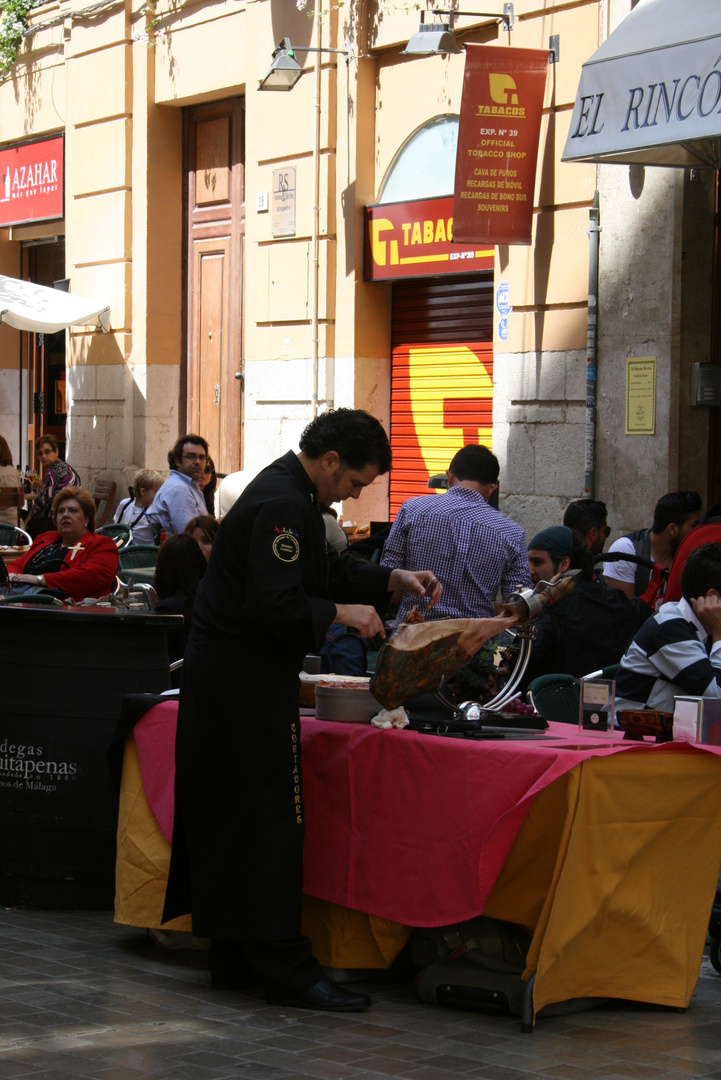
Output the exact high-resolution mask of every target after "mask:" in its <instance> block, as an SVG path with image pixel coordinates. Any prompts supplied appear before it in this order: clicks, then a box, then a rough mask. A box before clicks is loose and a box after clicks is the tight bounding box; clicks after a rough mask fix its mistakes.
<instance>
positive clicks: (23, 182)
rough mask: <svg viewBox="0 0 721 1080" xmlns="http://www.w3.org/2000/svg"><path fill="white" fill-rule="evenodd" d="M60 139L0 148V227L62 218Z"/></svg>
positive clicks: (60, 137)
mask: <svg viewBox="0 0 721 1080" xmlns="http://www.w3.org/2000/svg"><path fill="white" fill-rule="evenodd" d="M63 150H64V139H63V136H62V135H53V136H51V137H50V138H46V139H35V140H33V141H32V142H26V143H18V144H16V145H15V146H4V147H1V148H0V227H3V226H6V225H22V224H26V223H27V222H31V221H52V220H54V219H57V218H61V217H62V216H63V158H64V154H63Z"/></svg>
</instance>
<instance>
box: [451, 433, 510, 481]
mask: <svg viewBox="0 0 721 1080" xmlns="http://www.w3.org/2000/svg"><path fill="white" fill-rule="evenodd" d="M448 471H449V472H452V473H453V475H454V476H455V478H456V480H472V481H473V482H474V483H476V484H497V483H498V473H499V471H500V470H499V465H498V458H497V457H496V455H495V454H492V453H491V451H490V450H489V449H488V447H487V446H479V445H477V444H476V443H471V444H470V445H469V446H464V447H463V448H462V449H461V450H459V451H458V453H457V454H455V455H454V457H453V461H452V462H451V463H450V465H449V466H448Z"/></svg>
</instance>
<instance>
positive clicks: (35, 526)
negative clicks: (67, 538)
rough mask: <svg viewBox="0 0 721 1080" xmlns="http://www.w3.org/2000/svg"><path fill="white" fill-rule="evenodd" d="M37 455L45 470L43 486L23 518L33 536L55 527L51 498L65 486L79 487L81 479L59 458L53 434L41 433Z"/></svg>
mask: <svg viewBox="0 0 721 1080" xmlns="http://www.w3.org/2000/svg"><path fill="white" fill-rule="evenodd" d="M36 450H37V455H38V459H39V461H40V464H41V465H42V466H43V468H44V470H45V472H44V475H43V486H42V488H41V489H40V493H39V494H38V496H37V498H36V499H35V504H34V506H33V508H32V510H31V511H30V513H29V514H28V516H27V517H26V518H25V528H26V529H27V531H28V532H29V533H30V535H31V536H32V537H33V538H34V537H36V536H39V535H40V533H42V532H47V531H48V530H49V529H54V528H55V522H54V520H53V514H52V506H53V499H54V498H55V496H56V495H57V493H58V492H59V491H62V490H63V488H66V487H81V485H82V481H81V480H80V477H79V476H78V474H77V473H76V472H75V469H74V468H73V467H72V465H68V463H67V461H62V460H61V458H60V447H59V445H58V440H57V439H56V438H55V436H54V435H41V436H40V438H39V439H38V441H37V446H36Z"/></svg>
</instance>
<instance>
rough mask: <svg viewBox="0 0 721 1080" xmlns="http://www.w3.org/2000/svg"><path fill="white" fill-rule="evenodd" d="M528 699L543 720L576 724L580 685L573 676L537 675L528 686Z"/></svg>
mask: <svg viewBox="0 0 721 1080" xmlns="http://www.w3.org/2000/svg"><path fill="white" fill-rule="evenodd" d="M527 693H528V699H529V701H530V703H531V705H533V707H534V709H535V710H536V712H537V713H540V714H541V716H542V717H543V719H544V720H555V721H557V722H558V723H560V724H577V723H578V710H579V703H580V700H581V683H580V681H579V680H578V679H575V678H574V677H573V675H562V674H558V675H539V676H538V678H536V679H534V680H533V681H532V682H531V683H529V686H528V691H527Z"/></svg>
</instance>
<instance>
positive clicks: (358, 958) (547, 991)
mask: <svg viewBox="0 0 721 1080" xmlns="http://www.w3.org/2000/svg"><path fill="white" fill-rule="evenodd" d="M439 812H442V808H439ZM449 842H450V838H449ZM169 857H170V846H169V844H168V843H167V842H166V841H165V840H164V839H163V837H162V835H161V833H160V831H159V829H158V828H157V826H156V824H155V822H154V820H153V817H152V814H151V812H150V810H149V808H148V804H147V801H146V800H145V795H144V793H143V789H142V782H141V778H140V770H139V766H138V760H137V753H136V750H135V743H134V740H133V739H132V737H131V738H129V739H128V742H127V745H126V749H125V762H124V769H123V785H122V792H121V799H120V819H119V829H118V863H117V877H116V916H115V917H116V921H118V922H122V923H126V924H129V925H131V926H149V927H159V926H160V916H161V912H162V906H163V897H164V892H165V881H166V877H167V870H168V863H169ZM720 862H721V758H720V757H719V756H717V755H713V754H706V753H703V752H700V751H699V752H689V751H688V750H687V749H680V750H679V752H678V753H676V752H674V751H673V750H665V751H664V752H663V753H646V754H633V753H631V754H614V755H612V756H610V757H598V758H590V759H588V760H586V761H584V762H583V763H582V764H581V765H578V766H577V767H576V768H574V769H573V770H571V771H570V772H568V773H566V774H565V775H563V776H562V777H560V778H559V779H557V780H555V781H554V782H553V783H552V784H551V785H550V786H549V787H547V788H545V789H544V790H543V791H542V792H541V793H540V794H539V795H538V796H537V798H536V800H535V802H534V803H533V805H532V807H531V810H530V812H529V815H528V817H527V818H526V821H525V823H524V824H523V826H522V828H521V831H520V833H519V834H518V837H517V839H516V841H515V843H514V845H513V848H512V850H511V852H510V855H509V856H508V858H507V860H506V863H505V865H504V867H503V870H502V871H501V874H500V876H499V878H498V880H497V881H496V884H495V887H494V889H493V892H492V894H491V896H490V899H489V900H488V902H487V904H486V907H485V909H484V914H486V915H490V916H494V917H496V918H501V919H506V920H508V921H511V922H518V923H521V924H522V925H524V926H526V927H527V928H528V929H529V930H530V931H531V932H532V933H533V940H532V944H531V948H530V951H529V955H528V967H527V971H526V977H530V975H531V974H532V973H533V972H534V971H535V973H536V982H535V987H534V1010H535V1011H536V1012H537V1011H538V1010H539V1009H540V1008H542V1007H543V1006H544V1005H546V1004H550V1003H552V1002H555V1001H564V1000H567V999H569V998H572V997H595V996H598V997H617V998H626V999H630V1000H637V1001H648V1002H655V1003H658V1004H664V1005H673V1006H677V1007H685V1006H687V1005H688V1003H689V1001H690V998H691V994H692V992H693V988H694V986H695V984H696V980H697V977H698V971H699V966H700V962H701V957H702V954H703V947H704V941H705V935H706V928H707V925H708V918H709V913H710V908H711V904H712V901H713V897H714V890H715V885H716V881H717V876H718V869H719V863H720ZM165 928H166V929H168V928H170V929H183V930H187V929H190V928H191V926H190V919H189V918H184V919H176V920H175V921H174V922H172V923H169V924H167V925H166V927H165ZM304 931H305V932H306V933H307V934H308V935H309V936H310V938H311V940H312V941H313V947H314V950H315V953H316V956H317V957H318V959H319V960H320V962H321V963H322V964H323V965H325V966H327V967H336V968H340V967H342V968H359V967H360V968H372V967H377V968H381V967H387V966H388V965H389V964H390V963H391V961H392V960H393V958H394V956H395V955H396V954H397V953H398V951H400V949H401V948H402V946H403V944H404V942H405V941H406V940H407V938H408V937H409V935H410V932H411V931H410V929H409V928H407V927H402V926H399V925H398V924H397V923H391V922H388V921H387V920H384V919H379V918H375V917H373V916H369V915H366V914H364V913H361V912H351V911H348V910H347V909H344V908H339V907H337V906H336V905H333V904H328V903H324V902H322V901H319V900H313V899H308V901H307V904H306V908H305V912H304Z"/></svg>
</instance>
